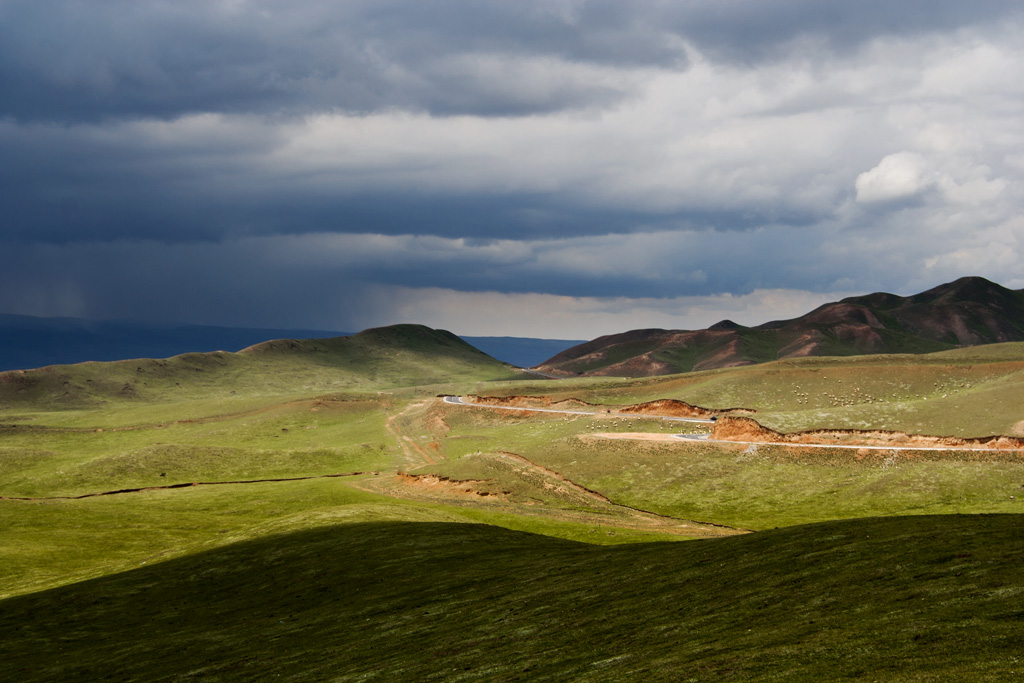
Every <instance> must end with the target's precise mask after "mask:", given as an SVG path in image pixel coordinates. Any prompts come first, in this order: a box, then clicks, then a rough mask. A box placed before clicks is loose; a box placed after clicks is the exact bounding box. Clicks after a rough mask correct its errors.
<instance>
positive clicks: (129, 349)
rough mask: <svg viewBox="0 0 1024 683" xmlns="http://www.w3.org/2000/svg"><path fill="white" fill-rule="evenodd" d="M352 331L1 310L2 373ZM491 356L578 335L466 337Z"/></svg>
mask: <svg viewBox="0 0 1024 683" xmlns="http://www.w3.org/2000/svg"><path fill="white" fill-rule="evenodd" d="M351 335H352V333H350V332H337V331H333V330H313V329H301V330H296V329H279V328H245V327H216V326H211V325H161V324H158V323H146V322H130V321H110V320H85V319H81V318H38V317H33V316H24V315H2V314H0V372H2V371H4V370H27V369H31V368H40V367H44V366H47V365H69V364H72V363H81V362H84V361H115V360H125V359H130V358H170V357H171V356H177V355H179V354H182V353H197V352H209V351H238V350H240V349H244V348H246V347H249V346H252V345H254V344H259V343H260V342H264V341H269V340H272V339H326V338H331V337H342V336H351ZM462 339H464V340H465V341H466V342H468V343H469V344H472V345H473V346H475V347H476V348H478V349H480V350H481V351H483V352H484V353H486V354H487V355H489V356H491V357H493V358H496V359H498V360H500V361H502V362H505V363H509V364H511V365H515V366H517V367H530V366H532V365H536V364H537V363H540V362H541V361H543V360H544V359H545V358H550V357H551V356H553V355H555V354H556V353H558V352H559V351H562V350H564V349H567V348H569V347H570V346H573V345H575V344H579V343H582V341H583V340H579V339H569V340H564V339H533V338H529V337H463V338H462Z"/></svg>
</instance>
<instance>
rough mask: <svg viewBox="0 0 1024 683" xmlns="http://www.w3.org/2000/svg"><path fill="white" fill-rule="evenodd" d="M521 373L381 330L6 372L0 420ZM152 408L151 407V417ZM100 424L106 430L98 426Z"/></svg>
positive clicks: (395, 329) (443, 343)
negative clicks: (35, 414)
mask: <svg viewBox="0 0 1024 683" xmlns="http://www.w3.org/2000/svg"><path fill="white" fill-rule="evenodd" d="M519 376H521V375H520V374H519V373H517V372H515V371H514V370H513V369H512V368H510V367H509V366H508V365H507V364H505V363H501V362H499V361H496V360H494V359H493V358H491V357H489V356H487V355H486V354H484V353H483V352H481V351H479V350H477V349H475V348H474V347H472V346H470V345H469V344H467V343H465V342H463V341H462V340H461V339H459V338H458V337H456V336H455V335H453V334H451V333H450V332H446V331H444V330H432V329H430V328H427V327H423V326H421V325H396V326H392V327H386V328H374V329H370V330H366V331H364V332H360V333H359V334H356V335H353V336H351V337H336V338H332V339H307V340H294V339H278V340H274V341H268V342H263V343H260V344H257V345H255V346H251V347H249V348H247V349H244V350H242V351H239V352H238V353H228V352H224V351H217V352H212V353H189V354H184V355H181V356H175V357H173V358H167V359H161V360H155V359H138V360H124V361H113V362H106V363H79V364H76V365H55V366H49V367H44V368H40V369H36V370H15V371H8V372H3V373H0V420H4V419H9V418H8V417H6V416H18V415H25V414H26V413H29V412H30V411H47V412H54V411H64V412H73V411H95V410H98V409H99V410H103V411H108V410H109V409H111V408H115V409H117V410H121V411H125V410H131V409H134V410H135V411H136V412H137V413H138V414H140V415H142V414H145V407H146V406H150V405H159V406H161V408H160V409H159V411H157V412H159V413H161V414H164V415H165V416H166V415H169V414H171V413H173V412H174V411H173V409H169V408H167V407H165V406H168V405H170V404H183V403H188V411H187V412H188V413H189V415H190V416H191V417H195V416H196V415H195V412H196V409H197V408H198V410H199V412H200V413H204V412H209V411H212V412H214V413H216V412H218V411H220V412H223V411H226V410H232V409H237V410H244V409H247V408H251V407H254V406H257V405H262V404H263V403H264V402H263V401H262V399H264V398H266V397H275V398H279V397H283V396H310V395H314V394H317V393H328V392H365V391H370V392H377V391H380V390H383V389H394V388H398V387H412V386H423V385H435V384H445V383H450V382H453V381H484V380H492V379H498V378H502V379H511V378H515V377H519ZM151 412H152V411H151ZM97 426H99V425H97Z"/></svg>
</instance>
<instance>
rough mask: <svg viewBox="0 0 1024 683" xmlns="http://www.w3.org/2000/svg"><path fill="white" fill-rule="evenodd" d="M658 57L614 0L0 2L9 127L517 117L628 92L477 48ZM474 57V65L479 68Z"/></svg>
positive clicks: (667, 58)
mask: <svg viewBox="0 0 1024 683" xmlns="http://www.w3.org/2000/svg"><path fill="white" fill-rule="evenodd" d="M523 55H529V56H530V57H531V58H532V59H536V60H543V59H545V58H550V59H556V60H560V61H569V62H578V63H584V64H585V63H592V64H596V65H601V64H609V65H613V66H616V67H622V66H627V67H628V66H636V65H643V64H654V65H663V64H666V63H673V62H677V61H679V60H680V59H682V52H681V50H680V49H679V47H678V46H673V45H670V44H668V41H667V40H666V38H665V37H663V36H659V35H658V32H657V31H656V30H655V28H654V27H651V26H648V25H645V24H644V23H643V22H634V21H631V17H630V15H629V8H628V6H625V5H620V6H617V5H606V6H595V7H593V8H591V7H589V6H584V7H583V8H582V11H581V12H579V14H578V16H574V17H572V18H571V19H569V18H564V17H559V16H558V15H557V14H556V13H552V12H550V11H548V10H547V9H545V5H544V4H543V3H538V4H532V5H525V4H519V3H508V2H498V1H493V0H492V1H485V2H465V1H457V2H456V1H445V0H441V1H438V2H408V1H407V0H403V1H395V0H391V1H382V0H372V1H369V0H367V1H348V2H326V1H318V2H299V3H297V2H291V1H284V0H273V1H254V2H209V1H207V0H191V1H190V0H181V1H179V2H174V3H151V2H136V1H134V0H103V1H101V2H92V3H81V2H77V1H75V0H54V1H53V2H47V3H39V2H34V1H22V0H14V1H9V2H4V3H2V4H0V112H3V113H5V114H7V115H9V116H13V117H15V118H17V119H18V120H55V121H76V120H78V121H80V120H96V119H100V118H104V117H134V116H153V117H164V118H173V117H176V116H180V115H182V114H189V113H196V112H226V113H234V112H247V113H252V112H262V113H277V112H284V113H295V114H303V113H308V112H310V111H318V110H331V109H340V110H345V111H353V112H366V111H374V110H378V109H381V108H388V107H399V108H408V109H413V110H427V111H430V112H434V113H442V114H451V113H474V114H482V115H515V114H524V113H531V112H545V111H552V110H558V109H563V108H573V107H579V106H589V105H592V104H607V103H609V102H611V101H615V100H617V99H620V98H621V97H622V96H623V95H624V86H622V85H616V84H611V85H607V84H595V83H590V82H586V81H584V80H582V79H572V78H570V79H567V80H562V81H560V82H558V83H557V85H558V87H557V88H533V89H531V88H525V89H524V88H521V87H520V85H521V84H520V83H519V82H517V81H516V80H515V79H506V78H503V75H502V73H500V71H495V70H494V69H490V70H488V69H486V68H483V69H480V68H478V67H480V66H484V67H486V63H485V62H486V59H487V58H488V57H496V58H498V59H501V60H505V61H506V62H507V61H508V60H509V59H511V58H515V57H516V56H523ZM481 62H484V63H483V64H481Z"/></svg>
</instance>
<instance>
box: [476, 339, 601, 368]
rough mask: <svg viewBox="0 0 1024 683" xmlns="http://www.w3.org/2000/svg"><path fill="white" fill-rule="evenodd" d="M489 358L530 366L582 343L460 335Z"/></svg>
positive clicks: (570, 340) (520, 365)
mask: <svg viewBox="0 0 1024 683" xmlns="http://www.w3.org/2000/svg"><path fill="white" fill-rule="evenodd" d="M462 339H463V340H464V341H465V342H466V343H468V344H472V345H473V346H475V347H476V348H478V349H480V350H481V351H483V352H484V353H486V354H487V355H488V356H490V357H491V358H497V359H498V360H500V361H504V362H506V363H511V364H512V365H515V366H516V367H517V368H532V367H533V366H534V365H540V364H541V363H543V362H544V361H546V360H548V359H549V358H553V357H554V356H557V355H558V354H560V353H561V352H562V351H565V350H566V349H571V348H572V347H574V346H577V345H579V344H582V343H584V342H582V341H576V340H573V339H533V338H530V337H462Z"/></svg>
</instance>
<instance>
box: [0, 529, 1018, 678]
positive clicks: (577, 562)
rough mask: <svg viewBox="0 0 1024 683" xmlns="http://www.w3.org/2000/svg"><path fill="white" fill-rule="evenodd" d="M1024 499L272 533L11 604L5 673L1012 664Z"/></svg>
mask: <svg viewBox="0 0 1024 683" xmlns="http://www.w3.org/2000/svg"><path fill="white" fill-rule="evenodd" d="M1020 519H1021V518H1020V517H1019V516H1017V515H1001V516H984V517H976V516H953V517H918V518H911V519H867V520H859V521H857V522H829V523H824V524H817V525H807V526H799V527H791V528H787V529H782V530H778V531H767V532H762V533H759V534H751V535H745V536H738V537H733V538H728V539H719V540H714V541H694V542H690V543H673V544H665V543H654V544H649V543H648V544H631V545H625V546H617V547H611V548H609V547H600V546H594V545H588V544H581V543H574V542H570V541H565V540H560V539H554V538H547V537H543V536H537V535H533V534H523V533H518V532H512V531H507V530H503V529H500V528H497V527H493V526H480V525H467V524H439V523H419V524H396V523H385V524H381V523H376V524H348V525H341V526H331V527H325V528H321V529H316V530H307V531H300V532H293V533H289V534H279V535H271V536H265V537H262V538H258V539H254V540H251V541H246V542H242V543H236V544H233V545H230V546H227V547H224V548H219V549H215V550H210V551H207V552H202V553H196V554H192V555H189V556H187V557H182V558H177V559H173V560H169V561H166V562H162V563H158V564H155V565H152V566H147V567H141V568H138V569H134V570H132V571H130V572H124V573H121V574H117V575H113V576H109V577H104V578H100V579H95V580H91V581H86V582H82V583H78V584H75V585H71V586H67V587H64V588H60V589H54V590H49V591H43V592H39V593H34V594H31V595H25V596H21V597H18V598H12V599H8V600H6V601H4V602H3V603H0V676H2V677H3V678H4V679H5V680H19V681H46V680H145V681H177V680H196V679H200V680H219V681H235V680H238V681H243V680H277V679H281V680H290V681H310V680H332V681H356V680H363V681H365V680H371V681H398V680H401V681H423V680H460V681H508V680H539V681H560V680H578V681H622V680H644V681H711V680H714V681H723V680H724V681H779V680H787V681H823V680H829V681H862V680H871V681H949V680H971V681H1004V680H1016V679H1018V678H1019V677H1020V675H1021V672H1022V666H1024V656H1022V654H1021V653H1022V652H1024V630H1022V629H1021V623H1022V619H1024V573H1022V571H1021V569H1020V566H1021V562H1022V561H1024V545H1022V538H1024V536H1022V534H1021V532H1022V531H1024V529H1022V527H1021V523H1020Z"/></svg>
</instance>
